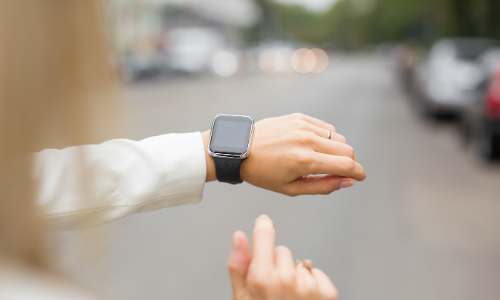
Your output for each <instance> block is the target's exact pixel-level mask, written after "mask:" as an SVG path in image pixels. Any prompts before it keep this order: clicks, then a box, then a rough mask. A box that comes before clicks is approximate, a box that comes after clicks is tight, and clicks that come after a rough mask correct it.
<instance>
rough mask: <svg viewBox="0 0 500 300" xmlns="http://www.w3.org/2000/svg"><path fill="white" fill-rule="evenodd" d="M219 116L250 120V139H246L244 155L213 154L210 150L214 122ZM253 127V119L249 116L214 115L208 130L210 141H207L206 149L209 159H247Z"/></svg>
mask: <svg viewBox="0 0 500 300" xmlns="http://www.w3.org/2000/svg"><path fill="white" fill-rule="evenodd" d="M219 116H230V117H244V118H248V119H250V123H251V125H250V138H249V139H248V145H247V150H246V151H245V153H243V154H241V155H237V154H234V153H223V152H213V151H212V150H211V149H210V145H211V144H212V133H213V132H214V125H215V120H216V119H217V117H219ZM253 127H254V122H253V119H252V118H251V117H249V116H245V115H230V114H219V115H216V116H215V118H214V120H213V121H212V128H211V129H210V140H209V141H208V147H207V151H208V154H209V155H210V156H211V157H219V158H229V159H245V158H247V157H248V156H249V155H250V148H251V147H252V140H253Z"/></svg>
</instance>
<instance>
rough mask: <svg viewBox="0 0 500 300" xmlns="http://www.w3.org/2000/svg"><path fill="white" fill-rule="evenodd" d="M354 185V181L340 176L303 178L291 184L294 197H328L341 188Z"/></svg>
mask: <svg viewBox="0 0 500 300" xmlns="http://www.w3.org/2000/svg"><path fill="white" fill-rule="evenodd" d="M353 185H354V179H352V178H348V177H341V176H333V175H326V176H314V175H310V176H304V177H301V178H299V179H298V180H296V181H294V182H293V183H291V186H290V189H291V190H292V192H293V194H295V195H319V194H321V195H328V194H331V193H332V192H334V191H336V190H339V189H341V188H347V187H350V186H353Z"/></svg>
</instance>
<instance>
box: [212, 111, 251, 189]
mask: <svg viewBox="0 0 500 300" xmlns="http://www.w3.org/2000/svg"><path fill="white" fill-rule="evenodd" d="M252 132H253V120H252V118H250V117H248V116H241V115H226V114H222V115H217V116H216V117H215V118H214V121H213V122H212V131H211V132H210V141H209V143H208V154H210V156H211V157H212V158H213V159H214V163H215V172H216V174H217V180H218V181H220V182H227V183H231V184H238V183H242V182H243V181H242V180H241V178H240V166H241V163H242V162H243V160H244V159H245V158H247V157H248V155H249V154H250V146H251V144H252Z"/></svg>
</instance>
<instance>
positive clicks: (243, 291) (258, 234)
mask: <svg viewBox="0 0 500 300" xmlns="http://www.w3.org/2000/svg"><path fill="white" fill-rule="evenodd" d="M274 239H275V231H274V227H273V222H272V221H271V219H270V218H269V217H268V216H265V215H262V216H260V217H259V218H257V220H256V221H255V229H254V231H253V255H251V254H250V247H249V243H248V239H247V237H246V235H245V234H244V233H243V232H241V231H237V232H235V233H234V236H233V250H232V251H231V254H230V255H229V259H228V262H227V265H228V268H229V273H230V276H231V283H232V286H233V299H234V300H281V299H286V300H295V299H296V300H299V299H308V300H336V299H337V298H338V293H337V289H336V288H335V286H334V285H333V284H332V282H331V281H330V279H329V278H328V276H326V274H325V273H323V271H321V270H319V269H312V270H311V271H309V270H308V269H306V268H305V267H301V266H297V267H296V266H295V264H294V262H293V258H292V253H291V252H290V250H289V249H288V248H286V247H284V246H277V247H275V246H274Z"/></svg>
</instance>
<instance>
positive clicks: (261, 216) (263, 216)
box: [259, 214, 269, 218]
mask: <svg viewBox="0 0 500 300" xmlns="http://www.w3.org/2000/svg"><path fill="white" fill-rule="evenodd" d="M259 218H269V216H268V215H266V214H262V215H260V216H259Z"/></svg>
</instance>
